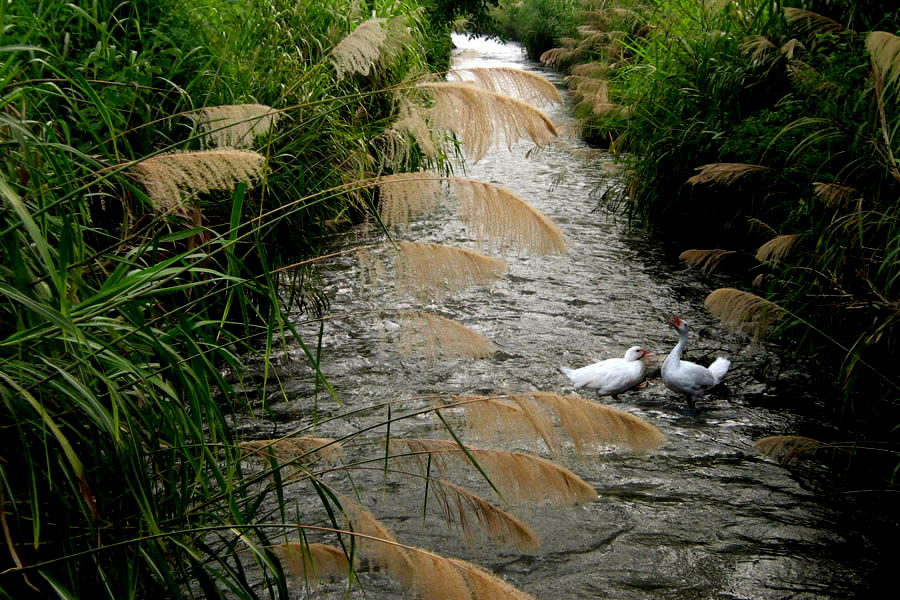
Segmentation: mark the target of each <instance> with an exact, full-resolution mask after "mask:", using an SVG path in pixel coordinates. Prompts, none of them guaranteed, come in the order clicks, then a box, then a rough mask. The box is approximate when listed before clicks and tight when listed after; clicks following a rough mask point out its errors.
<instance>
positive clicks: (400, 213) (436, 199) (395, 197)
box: [378, 171, 444, 227]
mask: <svg viewBox="0 0 900 600" xmlns="http://www.w3.org/2000/svg"><path fill="white" fill-rule="evenodd" d="M441 181H442V178H441V176H440V175H438V174H437V173H435V172H433V171H418V172H414V173H396V174H394V175H388V176H386V177H382V178H381V179H380V180H379V182H378V190H379V192H380V198H379V206H378V212H379V216H380V218H381V222H382V223H383V224H384V226H385V227H396V226H406V225H408V224H409V222H410V221H412V220H413V219H414V218H416V217H418V216H421V215H425V214H428V213H430V212H432V211H434V210H435V209H436V208H437V207H438V206H439V205H440V201H441V198H442V197H443V196H444V190H443V188H442V186H441Z"/></svg>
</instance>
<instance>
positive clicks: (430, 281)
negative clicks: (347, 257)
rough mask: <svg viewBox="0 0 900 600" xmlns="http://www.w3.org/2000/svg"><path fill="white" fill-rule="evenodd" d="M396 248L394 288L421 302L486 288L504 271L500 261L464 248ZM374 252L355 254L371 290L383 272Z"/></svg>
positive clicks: (422, 244)
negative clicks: (470, 288)
mask: <svg viewBox="0 0 900 600" xmlns="http://www.w3.org/2000/svg"><path fill="white" fill-rule="evenodd" d="M387 247H388V248H393V246H387ZM382 248H384V247H382ZM396 248H397V249H398V250H399V252H397V253H394V254H393V256H394V257H395V260H394V280H395V288H396V289H397V290H398V291H399V292H400V293H403V294H406V295H410V296H413V297H415V298H419V299H423V300H425V299H436V298H441V297H443V296H446V295H448V294H452V293H454V292H456V291H458V290H460V289H461V288H463V287H466V286H470V285H486V284H488V283H490V282H492V281H493V280H495V279H496V278H497V277H499V276H500V275H501V274H502V273H504V272H505V271H506V263H505V262H503V261H502V260H500V259H497V258H492V257H490V256H485V255H483V254H479V253H477V252H473V251H471V250H466V249H464V248H454V247H452V246H445V245H442V244H429V243H426V242H398V243H397V245H396ZM374 250H375V249H373V248H371V247H370V248H361V249H359V250H358V251H357V256H358V257H359V259H360V266H361V269H360V272H361V276H362V277H363V278H364V280H363V285H364V286H365V287H369V288H374V286H375V285H376V284H377V282H378V281H379V280H380V279H382V278H383V277H384V274H385V272H386V270H385V268H384V265H383V264H382V262H381V260H380V257H379V256H376V255H375V252H374Z"/></svg>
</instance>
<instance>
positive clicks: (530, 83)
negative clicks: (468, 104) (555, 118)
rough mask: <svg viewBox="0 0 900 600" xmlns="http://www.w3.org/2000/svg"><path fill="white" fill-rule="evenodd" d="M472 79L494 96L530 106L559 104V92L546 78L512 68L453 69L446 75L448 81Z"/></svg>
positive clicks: (560, 100)
mask: <svg viewBox="0 0 900 600" xmlns="http://www.w3.org/2000/svg"><path fill="white" fill-rule="evenodd" d="M465 74H468V75H471V76H472V77H473V78H474V81H475V83H476V84H477V85H478V86H479V87H482V88H484V89H486V90H489V91H491V92H494V93H496V94H507V95H511V96H514V97H516V98H519V99H520V100H525V101H526V102H531V103H532V104H546V103H554V104H561V103H562V96H560V95H559V90H557V89H556V86H555V85H553V84H552V83H551V82H550V81H549V80H547V79H546V78H544V77H542V76H540V75H538V74H537V73H532V72H530V71H525V70H524V69H515V68H512V67H472V68H468V69H455V70H453V71H450V72H449V73H448V74H447V77H448V79H450V80H457V81H466V79H465V77H464V75H465Z"/></svg>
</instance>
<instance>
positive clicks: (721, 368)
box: [709, 356, 731, 385]
mask: <svg viewBox="0 0 900 600" xmlns="http://www.w3.org/2000/svg"><path fill="white" fill-rule="evenodd" d="M729 367H731V361H730V360H728V359H727V358H725V357H724V356H720V357H719V358H717V359H716V360H714V361H713V363H712V364H711V365H709V370H710V371H712V374H713V377H714V378H715V380H716V385H719V382H720V381H722V378H723V377H725V373H727V372H728V369H729Z"/></svg>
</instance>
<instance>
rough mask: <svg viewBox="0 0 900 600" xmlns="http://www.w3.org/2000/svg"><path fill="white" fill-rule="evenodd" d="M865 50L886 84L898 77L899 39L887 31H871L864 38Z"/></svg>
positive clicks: (899, 59) (899, 62) (899, 65)
mask: <svg viewBox="0 0 900 600" xmlns="http://www.w3.org/2000/svg"><path fill="white" fill-rule="evenodd" d="M866 49H867V50H868V51H869V54H871V55H872V62H873V63H874V64H875V66H876V67H877V68H878V70H879V71H880V72H881V75H882V77H884V80H885V82H886V83H887V84H891V83H894V82H895V81H897V78H898V77H900V37H898V36H896V35H894V34H892V33H888V32H887V31H873V32H871V33H869V34H868V35H867V36H866Z"/></svg>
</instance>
